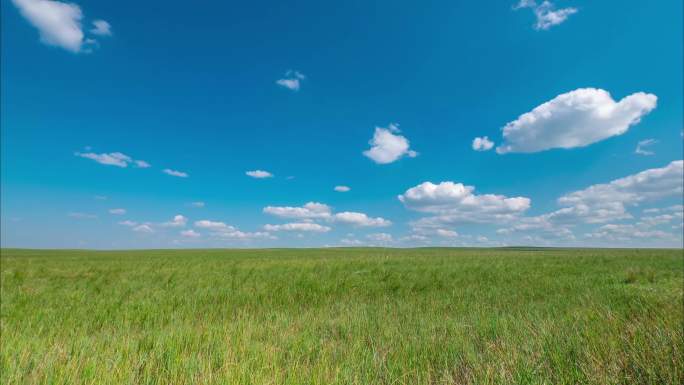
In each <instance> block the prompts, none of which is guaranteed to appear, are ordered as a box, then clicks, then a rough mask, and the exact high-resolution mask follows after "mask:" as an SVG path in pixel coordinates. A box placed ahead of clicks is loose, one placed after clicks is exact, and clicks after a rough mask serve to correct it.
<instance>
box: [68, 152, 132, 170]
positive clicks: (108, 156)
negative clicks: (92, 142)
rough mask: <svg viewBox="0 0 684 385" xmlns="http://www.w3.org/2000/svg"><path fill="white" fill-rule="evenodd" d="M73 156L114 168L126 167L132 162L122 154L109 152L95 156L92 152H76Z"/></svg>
mask: <svg viewBox="0 0 684 385" xmlns="http://www.w3.org/2000/svg"><path fill="white" fill-rule="evenodd" d="M74 155H76V156H80V157H81V158H86V159H92V160H94V161H96V162H97V163H100V164H104V165H107V166H116V167H128V164H129V163H131V162H132V161H133V159H131V157H130V156H128V155H126V154H122V153H120V152H110V153H103V154H96V153H93V152H86V153H81V152H76V153H74Z"/></svg>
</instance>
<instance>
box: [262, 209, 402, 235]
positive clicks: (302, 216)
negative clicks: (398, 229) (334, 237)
mask: <svg viewBox="0 0 684 385" xmlns="http://www.w3.org/2000/svg"><path fill="white" fill-rule="evenodd" d="M263 212H264V213H265V214H270V215H273V216H276V217H279V218H284V219H295V220H298V221H300V222H302V223H287V224H284V225H267V226H271V227H270V229H271V230H272V231H281V230H289V231H296V230H297V229H302V231H316V230H323V229H325V231H328V230H330V228H329V227H327V226H322V227H319V225H318V224H316V223H314V221H315V220H322V221H325V222H329V223H342V224H348V225H352V226H356V227H386V226H390V225H392V222H391V221H389V220H387V219H385V218H381V217H376V218H373V217H369V216H368V215H367V214H365V213H360V212H354V211H343V212H339V213H333V210H332V208H331V207H330V206H328V205H326V204H324V203H319V202H308V203H306V204H305V205H303V206H295V207H293V206H266V207H264V209H263ZM305 223H306V224H309V225H311V226H304V224H305ZM314 225H315V226H314ZM275 226H278V227H275ZM304 229H306V230H304Z"/></svg>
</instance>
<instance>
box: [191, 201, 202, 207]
mask: <svg viewBox="0 0 684 385" xmlns="http://www.w3.org/2000/svg"><path fill="white" fill-rule="evenodd" d="M190 206H192V207H197V208H202V207H204V206H205V204H204V202H201V201H197V202H190Z"/></svg>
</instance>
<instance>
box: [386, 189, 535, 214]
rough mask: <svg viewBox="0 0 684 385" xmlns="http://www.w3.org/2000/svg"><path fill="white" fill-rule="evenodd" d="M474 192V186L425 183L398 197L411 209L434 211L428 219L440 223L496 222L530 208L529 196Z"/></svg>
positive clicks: (426, 211)
mask: <svg viewBox="0 0 684 385" xmlns="http://www.w3.org/2000/svg"><path fill="white" fill-rule="evenodd" d="M474 191H475V187H473V186H466V185H464V184H462V183H454V182H451V181H447V182H441V183H439V184H434V183H432V182H424V183H421V184H419V185H417V186H415V187H412V188H410V189H408V190H406V192H404V193H403V194H401V195H399V196H398V199H399V200H400V201H401V202H402V203H403V204H404V206H406V207H407V208H408V209H410V210H414V211H419V212H424V213H430V214H436V215H437V216H436V217H433V218H431V220H434V221H436V222H443V223H465V222H473V223H488V222H494V223H497V222H502V221H506V220H511V219H514V218H516V217H518V216H519V215H520V214H522V213H524V212H525V211H526V210H527V209H529V208H530V199H529V198H525V197H513V198H509V197H506V196H504V195H496V194H483V195H477V194H475V193H474ZM423 223H429V221H428V222H423Z"/></svg>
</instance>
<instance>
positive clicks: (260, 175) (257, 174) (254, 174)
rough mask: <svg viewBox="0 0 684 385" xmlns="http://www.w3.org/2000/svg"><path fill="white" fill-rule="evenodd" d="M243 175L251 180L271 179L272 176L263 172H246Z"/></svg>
mask: <svg viewBox="0 0 684 385" xmlns="http://www.w3.org/2000/svg"><path fill="white" fill-rule="evenodd" d="M245 174H246V175H247V176H251V177H252V178H257V179H263V178H273V174H271V173H270V172H268V171H264V170H252V171H247V172H245Z"/></svg>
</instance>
